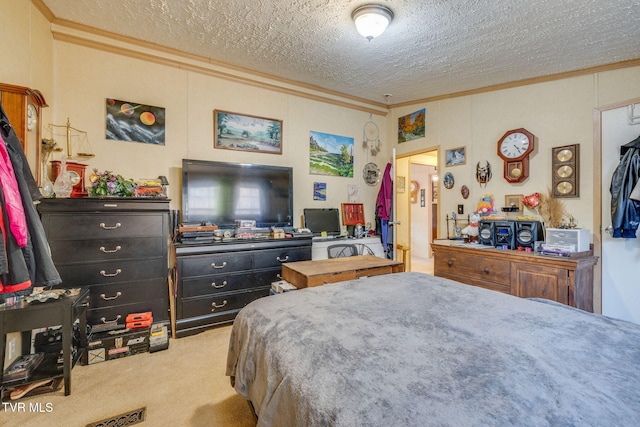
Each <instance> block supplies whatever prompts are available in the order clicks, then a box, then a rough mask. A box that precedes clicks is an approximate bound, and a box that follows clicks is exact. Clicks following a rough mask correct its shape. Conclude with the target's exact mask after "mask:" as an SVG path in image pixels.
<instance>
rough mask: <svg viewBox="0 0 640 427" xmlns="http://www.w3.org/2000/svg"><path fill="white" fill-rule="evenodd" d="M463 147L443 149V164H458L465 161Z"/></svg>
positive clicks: (462, 163)
mask: <svg viewBox="0 0 640 427" xmlns="http://www.w3.org/2000/svg"><path fill="white" fill-rule="evenodd" d="M465 150H466V148H465V147H457V148H452V149H451V150H445V152H444V156H445V160H444V164H445V166H460V165H464V164H465V163H467V156H466V151H465Z"/></svg>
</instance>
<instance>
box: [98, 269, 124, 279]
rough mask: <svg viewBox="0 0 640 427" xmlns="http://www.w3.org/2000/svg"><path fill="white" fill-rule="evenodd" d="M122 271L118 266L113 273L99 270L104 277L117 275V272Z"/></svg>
mask: <svg viewBox="0 0 640 427" xmlns="http://www.w3.org/2000/svg"><path fill="white" fill-rule="evenodd" d="M120 273H122V270H120V269H119V268H118V269H117V270H116V272H115V273H107V272H106V271H104V270H101V271H100V274H101V275H102V276H104V277H113V276H117V275H118V274H120Z"/></svg>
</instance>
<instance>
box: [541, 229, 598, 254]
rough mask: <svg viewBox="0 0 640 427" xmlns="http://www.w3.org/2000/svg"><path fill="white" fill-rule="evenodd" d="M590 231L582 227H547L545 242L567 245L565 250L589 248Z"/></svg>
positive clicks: (584, 249) (572, 250) (574, 250)
mask: <svg viewBox="0 0 640 427" xmlns="http://www.w3.org/2000/svg"><path fill="white" fill-rule="evenodd" d="M590 240H591V233H590V232H589V230H587V229H584V228H547V236H546V244H547V245H554V246H562V247H567V248H569V250H568V251H567V252H586V251H588V250H590V243H591V241H590Z"/></svg>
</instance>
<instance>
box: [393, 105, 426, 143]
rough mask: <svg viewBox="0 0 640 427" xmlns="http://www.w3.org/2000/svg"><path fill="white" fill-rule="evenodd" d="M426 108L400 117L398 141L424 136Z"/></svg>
mask: <svg viewBox="0 0 640 427" xmlns="http://www.w3.org/2000/svg"><path fill="white" fill-rule="evenodd" d="M426 111H427V110H426V109H425V108H423V109H422V110H418V111H416V112H414V113H411V114H407V115H406V116H402V117H399V118H398V142H399V143H400V142H407V141H412V140H414V139H418V138H424V127H425V126H424V121H425V116H426Z"/></svg>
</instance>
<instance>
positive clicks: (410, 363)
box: [226, 273, 640, 427]
mask: <svg viewBox="0 0 640 427" xmlns="http://www.w3.org/2000/svg"><path fill="white" fill-rule="evenodd" d="M226 374H227V375H228V376H229V377H231V378H230V379H231V383H232V385H234V387H235V390H236V391H237V393H238V394H240V395H241V396H242V397H244V398H245V399H247V400H248V401H249V402H250V403H251V405H252V406H253V408H254V411H255V413H256V415H257V417H258V421H257V424H258V426H278V427H283V426H431V425H434V426H489V425H497V426H508V425H532V426H533V425H535V426H541V425H562V426H585V425H599V426H627V425H628V426H638V425H640V325H635V324H632V323H629V322H624V321H619V320H614V319H610V318H606V317H602V316H600V315H596V314H591V313H587V312H584V311H581V310H578V309H574V308H572V307H568V306H564V305H561V304H559V303H555V302H552V301H546V300H527V299H522V298H517V297H514V296H511V295H506V294H502V293H499V292H495V291H490V290H486V289H482V288H477V287H473V286H469V285H465V284H461V283H458V282H454V281H451V280H448V279H443V278H438V277H433V276H429V275H426V274H422V273H396V274H389V275H382V276H374V277H367V278H362V279H357V280H352V281H348V282H340V283H334V284H327V285H324V286H319V287H315V288H307V289H303V290H297V291H292V292H288V293H285V294H279V295H277V296H271V297H268V298H262V299H260V300H257V301H254V302H252V303H251V304H249V305H247V306H246V307H245V308H243V309H242V310H241V311H240V313H239V314H238V316H237V317H236V319H235V322H234V325H233V328H232V331H231V338H230V342H229V349H228V359H227V371H226Z"/></svg>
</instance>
